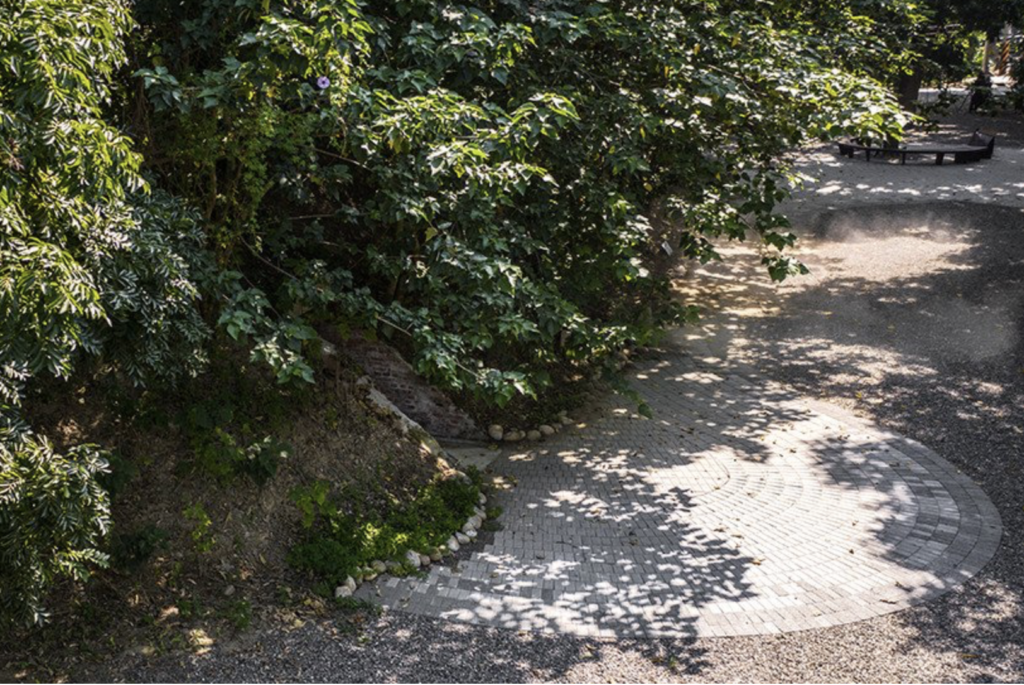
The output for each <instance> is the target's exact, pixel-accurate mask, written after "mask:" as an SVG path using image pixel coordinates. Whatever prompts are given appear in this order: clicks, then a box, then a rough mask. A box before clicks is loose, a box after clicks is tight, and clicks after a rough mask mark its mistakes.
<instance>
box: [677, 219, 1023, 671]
mask: <svg viewBox="0 0 1024 685" xmlns="http://www.w3.org/2000/svg"><path fill="white" fill-rule="evenodd" d="M794 225H795V226H796V227H797V229H798V232H799V233H800V234H801V238H802V239H803V247H802V251H803V254H804V256H805V257H806V261H807V262H808V263H809V265H810V267H811V270H812V275H811V277H810V278H808V279H806V280H803V279H796V280H794V281H793V282H792V283H791V284H787V285H785V286H782V287H773V286H770V285H768V284H767V283H766V282H765V281H766V279H760V282H761V285H751V283H752V282H753V283H756V282H757V281H758V280H759V277H758V276H757V275H756V271H757V270H758V267H757V265H756V256H755V255H749V254H748V255H747V256H746V257H745V258H740V259H730V261H729V263H728V265H727V266H719V265H716V266H715V267H713V268H712V269H709V270H708V272H707V273H706V274H705V273H701V274H697V275H695V276H693V277H691V278H689V279H685V280H684V281H682V282H681V283H680V287H681V290H682V291H683V292H684V293H686V295H687V296H689V297H704V296H708V300H706V301H708V302H709V303H710V305H709V309H710V310H712V311H713V313H712V314H711V315H710V316H709V317H708V321H707V324H706V327H705V330H704V331H703V335H697V334H694V333H692V332H691V333H688V334H685V335H680V336H678V337H677V342H679V343H680V344H682V345H683V346H685V347H687V348H689V349H696V350H699V352H698V354H702V355H707V356H709V357H712V358H719V359H728V360H729V361H728V362H727V363H730V364H740V365H742V364H749V365H750V366H751V367H754V368H756V369H757V371H758V373H760V374H762V375H764V376H767V377H770V378H774V379H777V380H779V381H782V382H785V383H787V384H789V385H791V386H793V387H795V388H797V389H799V390H801V391H803V392H805V393H808V394H820V395H824V396H828V397H830V398H833V399H836V400H838V401H840V402H841V403H843V404H845V405H847V406H848V407H850V408H851V409H853V410H855V411H857V412H858V413H859V414H861V415H864V416H867V417H870V418H871V419H873V420H875V421H877V422H879V423H880V424H882V425H884V426H886V427H887V428H891V429H893V430H896V431H899V432H900V433H901V434H904V435H907V436H909V437H911V438H913V439H915V440H918V441H920V442H921V443H924V444H926V445H929V446H930V447H932V448H934V449H935V450H936V451H937V452H938V453H939V454H941V455H942V456H943V457H944V458H945V459H947V460H949V461H950V462H951V463H952V464H953V465H954V466H955V468H956V469H957V470H958V471H962V472H963V473H964V474H966V475H967V476H969V477H970V478H971V479H972V480H974V481H975V482H977V483H978V484H979V485H980V486H981V487H982V489H983V490H984V491H985V492H986V493H987V494H988V495H989V497H990V498H991V500H992V501H993V502H994V504H995V506H996V508H997V509H998V513H999V516H1000V517H1001V518H1002V520H1003V524H1004V539H1003V541H1002V543H1001V546H1000V551H999V552H997V555H996V557H995V558H994V560H993V561H992V562H991V563H989V564H988V565H987V567H986V568H985V570H984V572H983V573H982V574H981V575H980V576H979V577H977V578H975V579H974V580H972V581H970V582H969V583H968V584H967V585H966V586H964V587H963V588H962V589H960V590H958V591H957V592H956V593H952V594H951V595H949V596H947V597H944V598H942V599H941V600H939V601H937V602H934V603H932V604H929V605H927V606H925V607H921V608H920V609H919V610H914V611H909V612H904V613H902V614H900V615H899V618H900V620H901V621H902V622H903V623H904V624H905V626H906V627H907V628H909V629H910V631H911V633H912V634H913V635H915V638H913V639H912V640H911V641H910V642H911V644H912V645H914V646H924V647H926V648H927V649H931V650H935V651H937V652H947V653H948V652H953V653H957V654H962V655H964V656H963V660H964V669H965V670H966V671H967V672H969V673H971V677H972V678H978V679H986V678H1005V677H1006V676H1005V675H1000V674H1005V673H1006V672H1007V669H1009V672H1016V673H1018V674H1019V673H1021V672H1022V671H1024V646H1022V645H1024V618H1022V617H1024V589H1022V579H1021V571H1020V565H1019V559H1018V560H1017V561H1014V559H1013V551H1014V550H1020V549H1021V548H1022V543H1024V537H1022V532H1021V531H1022V530H1024V526H1022V525H1021V524H1024V515H1022V511H1024V510H1022V509H1021V506H1020V504H1021V501H1022V496H1021V486H1020V483H1021V462H1020V451H1021V446H1022V444H1024V344H1022V337H1021V336H1022V333H1024V240H1022V239H1021V238H1022V232H1021V230H1022V219H1021V212H1020V210H1018V209H1013V208H1005V207H996V206H990V205H985V206H982V205H978V204H968V203H943V204H941V205H939V204H927V205H917V206H914V205H903V206H892V205H884V206H859V207H857V208H856V209H845V210H841V211H829V212H824V213H819V214H810V213H808V214H806V215H804V216H802V217H800V216H798V217H797V220H796V221H795V223H794ZM734 256H736V255H731V256H730V257H734ZM687 336H689V337H690V338H691V339H690V340H686V339H685V338H686V337H687Z"/></svg>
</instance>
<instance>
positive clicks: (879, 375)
mask: <svg viewBox="0 0 1024 685" xmlns="http://www.w3.org/2000/svg"><path fill="white" fill-rule="evenodd" d="M878 166H881V165H878ZM886 173H888V171H886ZM965 173H966V172H965ZM820 202H827V200H822V201H820ZM820 202H819V203H818V204H815V202H813V201H806V200H805V201H803V202H802V203H801V204H799V205H797V206H795V207H794V209H795V210H796V213H797V215H798V220H797V222H796V225H797V227H798V228H799V229H801V230H800V232H801V233H803V234H804V237H805V238H806V240H805V241H804V244H803V247H802V248H801V251H802V254H803V256H804V257H805V258H806V259H807V261H808V263H809V264H810V266H811V268H812V270H813V271H814V274H813V275H812V276H810V277H807V278H805V279H802V280H801V281H800V282H799V283H797V282H794V284H790V285H787V286H785V287H784V288H772V287H769V286H754V285H750V284H749V283H748V282H747V280H746V279H748V278H749V277H750V274H749V273H748V272H745V271H744V269H751V268H754V266H753V262H754V261H755V260H753V259H752V258H751V257H752V256H751V255H749V254H748V255H746V257H744V255H742V254H735V255H731V256H732V257H733V259H732V260H729V259H727V260H726V262H725V264H723V265H717V266H716V267H713V269H717V270H712V271H710V272H708V273H707V274H705V276H706V277H701V276H697V277H694V276H691V277H690V278H688V279H686V281H684V282H683V283H682V285H681V289H682V290H684V291H692V292H699V293H701V294H702V296H704V297H705V298H707V301H709V302H710V303H711V304H713V305H714V304H717V305H720V306H721V307H723V311H724V312H727V313H723V314H718V315H711V316H709V317H708V320H707V321H706V324H705V326H704V328H703V329H702V331H700V334H699V335H695V334H694V332H693V331H690V332H687V333H686V334H685V335H682V336H680V337H679V339H678V340H677V342H678V343H679V344H682V345H693V346H695V347H694V349H697V348H699V349H701V350H702V353H707V354H723V355H724V354H726V353H728V354H729V355H735V358H736V359H737V361H743V362H749V363H752V364H754V365H755V366H757V367H758V368H759V369H760V370H761V372H762V373H764V374H766V375H768V376H770V377H772V378H775V379H779V380H782V381H785V382H788V383H790V384H792V385H793V386H795V387H797V388H798V389H801V390H803V391H804V392H807V393H808V394H812V395H815V396H818V397H823V398H825V399H827V400H828V401H833V402H836V403H838V404H842V405H845V406H847V407H850V408H852V409H854V410H855V411H857V412H859V413H861V414H863V415H866V416H870V417H872V418H873V419H874V420H876V421H878V422H879V423H881V424H883V425H885V426H887V427H891V428H894V429H897V430H899V431H900V432H902V433H904V434H905V435H908V436H909V437H912V438H915V439H917V440H920V441H921V442H923V443H925V444H926V445H928V446H930V447H932V448H933V449H935V450H936V451H937V452H939V453H940V454H941V455H942V456H944V457H945V458H946V459H948V460H950V461H951V462H953V463H954V464H955V465H957V466H958V467H959V468H960V469H961V470H962V471H963V472H965V473H966V474H968V475H969V476H970V477H972V478H973V479H975V480H976V481H977V482H978V483H980V484H981V486H982V487H983V489H984V490H985V492H986V493H987V494H988V495H989V497H990V498H991V499H992V501H993V502H994V503H995V504H996V506H997V507H998V508H999V510H1000V514H1001V516H1002V518H1003V525H1004V528H1005V534H1004V538H1003V541H1002V544H1001V546H1000V550H999V551H998V552H997V554H996V557H995V558H994V559H993V561H992V562H990V563H989V565H988V566H987V567H986V568H985V569H984V570H983V571H982V572H981V573H980V574H979V575H978V576H976V577H975V578H973V579H972V580H970V581H968V582H967V583H966V584H964V585H963V586H961V587H959V588H957V589H955V590H954V591H952V592H950V593H948V594H947V595H944V596H943V597H941V598H939V599H938V600H936V601H933V602H930V603H928V604H926V605H923V606H919V607H915V608H912V609H908V610H906V611H902V612H899V613H896V614H893V615H889V616H886V617H882V618H878V619H873V620H870V621H864V622H860V623H855V624H848V625H845V626H840V627H836V628H831V629H826V630H820V631H807V632H800V633H790V634H787V635H780V636H771V637H764V636H761V637H753V638H712V639H687V640H617V641H599V640H592V639H584V638H574V637H567V636H542V635H535V634H529V633H517V632H511V631H505V630H501V629H494V628H482V627H475V626H469V625H461V624H455V623H449V622H445V621H440V620H436V619H429V618H423V617H414V616H410V615H405V614H401V613H386V614H384V615H382V616H380V617H378V618H374V619H371V620H370V621H369V622H368V623H367V624H365V625H364V626H363V627H362V629H361V631H359V632H358V633H356V634H350V633H342V632H341V631H339V624H338V623H335V622H332V621H326V620H325V621H323V622H317V623H307V624H306V625H304V626H303V627H301V628H298V629H294V630H285V629H280V630H268V631H263V632H259V633H256V634H252V635H249V636H248V637H247V638H246V640H245V643H244V644H216V645H214V646H213V649H212V650H211V651H210V652H209V653H208V654H206V655H203V656H191V655H172V656H168V657H163V658H160V659H155V660H147V659H143V658H142V657H125V659H124V660H122V661H121V662H119V663H116V664H108V665H106V666H105V668H104V669H103V670H102V671H99V672H96V673H93V674H89V675H88V676H87V677H90V678H96V679H114V680H125V681H252V680H260V681H277V680H287V681H349V682H363V681H380V682H395V681H398V682H404V681H410V682H463V681H470V682H525V681H531V682H532V681H570V682H578V681H591V682H593V681H601V682H607V681H641V682H647V681H650V682H668V681H671V682H677V681H691V680H696V681H708V682H725V681H741V682H749V681H807V682H822V681H825V682H828V681H858V682H862V681H867V682H898V681H914V682H920V681H968V682H1020V681H1022V680H1024V566H1022V561H1024V559H1022V556H1021V550H1022V549H1024V525H1022V524H1024V508H1022V505H1024V486H1022V481H1021V475H1022V474H1021V463H1022V460H1024V454H1022V452H1024V450H1022V447H1024V344H1022V342H1021V334H1022V333H1024V287H1022V286H1024V215H1022V214H1021V210H1020V209H1019V208H1015V207H1000V206H996V205H995V204H986V205H984V206H983V205H979V204H966V203H956V202H945V203H941V204H938V203H910V204H906V205H904V204H900V205H889V206H875V207H858V208H857V209H856V211H855V212H853V213H847V214H826V215H825V216H822V215H821V211H823V210H826V209H827V207H828V205H825V204H821V203H820ZM851 216H852V217H853V219H851ZM800 217H802V218H800ZM853 243H856V244H857V249H856V250H851V249H850V245H851V244H853ZM730 327H731V328H730ZM701 346H703V347H701Z"/></svg>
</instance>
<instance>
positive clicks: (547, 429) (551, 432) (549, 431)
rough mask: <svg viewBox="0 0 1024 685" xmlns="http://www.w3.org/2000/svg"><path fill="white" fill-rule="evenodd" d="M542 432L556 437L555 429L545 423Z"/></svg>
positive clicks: (541, 428)
mask: <svg viewBox="0 0 1024 685" xmlns="http://www.w3.org/2000/svg"><path fill="white" fill-rule="evenodd" d="M540 432H541V433H543V434H544V435H554V434H555V429H554V428H552V427H551V426H549V425H548V424H546V423H545V424H543V425H542V426H541V427H540Z"/></svg>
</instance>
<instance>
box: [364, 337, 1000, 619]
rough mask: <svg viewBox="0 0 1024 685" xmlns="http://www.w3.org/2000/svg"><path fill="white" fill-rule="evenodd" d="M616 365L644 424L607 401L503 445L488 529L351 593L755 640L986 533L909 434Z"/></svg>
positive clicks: (686, 362) (888, 586) (469, 610)
mask: <svg viewBox="0 0 1024 685" xmlns="http://www.w3.org/2000/svg"><path fill="white" fill-rule="evenodd" d="M633 375H634V379H633V384H634V386H635V387H636V389H637V390H638V391H639V392H640V393H641V395H642V396H643V397H644V398H645V399H646V401H647V402H648V403H649V404H650V406H651V407H652V409H653V410H654V418H653V419H650V420H648V419H642V418H640V417H639V416H637V415H636V414H635V413H633V411H632V409H631V408H630V407H629V406H628V405H625V404H621V405H611V406H609V407H608V408H607V410H606V411H605V412H604V414H603V416H602V417H601V418H599V419H598V420H596V421H594V422H593V423H591V424H590V425H587V426H585V427H572V428H570V429H568V430H566V431H563V432H562V433H560V434H558V435H556V436H554V437H553V438H552V439H550V440H548V441H546V442H543V443H535V444H531V445H529V446H524V447H523V448H522V449H520V450H510V451H506V453H504V454H503V455H502V456H501V457H500V458H499V459H498V460H496V461H495V463H494V465H493V467H494V469H495V471H497V472H498V473H500V474H503V475H506V476H510V477H512V478H511V480H512V481H514V482H515V483H517V485H516V487H515V488H514V489H512V490H510V491H507V492H502V493H499V494H497V495H495V497H494V500H495V501H496V503H497V504H499V505H501V506H502V507H503V508H504V513H503V515H502V517H501V519H500V522H501V523H502V524H503V526H504V527H503V529H502V530H501V531H499V532H497V533H495V534H494V537H493V540H491V541H489V542H487V543H486V544H477V545H475V546H474V552H473V554H472V555H471V556H470V558H469V559H468V560H465V561H462V562H461V563H460V564H459V565H458V567H457V568H455V569H453V568H451V567H446V566H435V567H433V568H432V569H431V570H430V572H429V574H428V575H427V576H426V577H425V578H403V579H396V578H391V579H387V580H382V581H378V583H377V584H376V585H365V586H363V587H362V588H360V591H359V593H358V596H361V597H364V598H370V599H376V600H377V601H380V602H382V603H383V604H385V605H386V606H389V607H392V608H396V609H400V610H404V611H408V612H412V613H416V614H423V615H429V616H439V617H444V618H449V619H453V620H458V621H467V622H471V623H476V624H484V625H493V626H501V627H506V628H512V629H517V630H538V631H544V632H564V633H571V634H575V635H583V636H594V637H614V636H619V637H626V636H629V637H637V636H646V637H674V636H694V635H696V636H733V635H754V634H768V633H779V632H788V631H796V630H805V629H811V628H822V627H827V626H834V625H839V624H843V623H849V622H853V621H859V620H863V619H867V618H871V617H873V616H878V615H881V614H887V613H890V612H893V611H897V610H899V609H901V608H905V607H907V606H910V605H913V604H917V603H920V602H923V601H926V600H928V599H930V598H933V597H935V596H937V595H939V594H942V593H943V592H945V591H947V590H949V589H951V588H952V587H954V586H956V585H957V584H959V583H962V582H963V581H964V580H966V579H967V578H970V577H971V576H972V575H974V574H975V573H977V572H978V571H979V570H981V568H982V567H983V566H984V565H985V563H986V562H987V561H988V560H989V559H990V558H991V557H992V555H993V553H994V552H995V550H996V547H997V546H998V543H999V538H1000V534H1001V525H1000V520H999V515H998V513H997V511H996V509H995V508H994V507H993V505H992V503H991V502H990V501H989V500H988V498H987V497H986V496H985V494H984V493H983V492H982V491H981V489H980V488H979V487H978V486H977V485H975V484H974V483H973V482H972V481H970V480H969V479H968V478H966V477H965V476H963V475H961V474H959V473H958V472H957V471H956V469H955V468H953V466H952V465H950V464H949V463H948V462H947V461H945V460H944V459H942V458H941V457H939V456H938V455H936V454H935V453H934V452H932V451H931V450H929V449H927V448H925V447H924V446H922V445H920V444H918V443H915V442H913V441H911V440H908V439H906V438H903V437H901V436H899V435H897V434H894V433H892V432H890V431H886V430H882V429H880V428H877V427H874V426H872V425H870V424H868V423H866V422H864V421H862V420H861V419H858V418H857V417H855V416H853V415H851V414H848V413H846V412H845V411H844V410H841V409H838V408H835V407H831V406H827V405H823V404H821V403H818V402H815V401H813V400H809V399H807V398H804V397H801V396H799V395H798V394H796V393H795V392H793V391H791V390H788V389H786V388H784V387H782V386H778V385H775V384H772V383H769V382H767V381H765V380H762V379H759V378H757V377H756V376H754V375H749V374H741V373H739V372H736V371H730V370H729V369H727V368H724V367H723V368H716V367H714V366H708V365H703V364H701V363H698V362H695V361H693V360H691V359H690V358H688V357H685V356H682V355H676V354H665V355H663V356H662V357H660V358H657V359H651V360H646V361H644V362H643V363H642V364H641V366H640V367H639V368H638V369H636V370H635V371H634V374H633Z"/></svg>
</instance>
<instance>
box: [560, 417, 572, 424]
mask: <svg viewBox="0 0 1024 685" xmlns="http://www.w3.org/2000/svg"><path fill="white" fill-rule="evenodd" d="M558 420H559V421H561V422H562V425H563V426H568V425H569V424H570V423H572V419H570V418H569V417H568V416H560V417H558Z"/></svg>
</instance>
